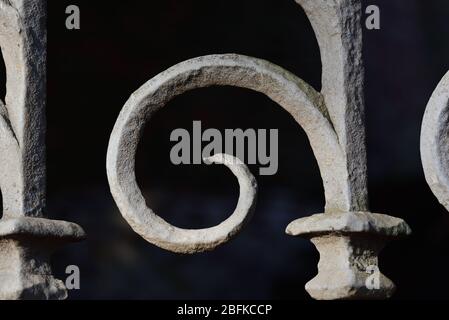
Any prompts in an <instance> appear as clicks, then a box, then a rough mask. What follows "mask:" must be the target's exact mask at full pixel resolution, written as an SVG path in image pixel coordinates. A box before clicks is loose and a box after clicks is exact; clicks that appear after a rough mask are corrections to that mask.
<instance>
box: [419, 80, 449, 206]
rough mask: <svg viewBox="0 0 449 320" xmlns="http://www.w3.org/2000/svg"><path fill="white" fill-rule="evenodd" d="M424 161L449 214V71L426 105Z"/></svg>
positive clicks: (432, 184)
mask: <svg viewBox="0 0 449 320" xmlns="http://www.w3.org/2000/svg"><path fill="white" fill-rule="evenodd" d="M421 158H422V164H423V167H424V173H425V175H426V180H427V183H428V184H429V186H430V188H431V189H432V191H433V193H434V194H435V196H436V197H437V198H438V200H439V201H440V203H441V204H442V205H443V206H444V207H445V208H446V209H447V210H448V211H449V72H448V73H447V74H446V75H445V76H444V78H443V80H441V82H440V84H439V85H438V87H437V89H436V90H435V92H434V93H433V95H432V97H431V98H430V101H429V104H428V105H427V109H426V112H425V115H424V120H423V124H422V130H421Z"/></svg>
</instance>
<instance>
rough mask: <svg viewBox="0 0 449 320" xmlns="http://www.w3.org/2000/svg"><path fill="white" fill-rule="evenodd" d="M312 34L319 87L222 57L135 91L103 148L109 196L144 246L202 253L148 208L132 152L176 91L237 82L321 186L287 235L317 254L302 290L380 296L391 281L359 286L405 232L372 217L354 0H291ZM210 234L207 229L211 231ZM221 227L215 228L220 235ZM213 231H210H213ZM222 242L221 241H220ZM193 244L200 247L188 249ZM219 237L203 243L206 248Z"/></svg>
mask: <svg viewBox="0 0 449 320" xmlns="http://www.w3.org/2000/svg"><path fill="white" fill-rule="evenodd" d="M296 2H297V3H299V4H300V5H301V6H302V7H303V8H304V10H305V12H306V14H307V15H308V17H309V19H310V21H311V23H312V26H313V28H314V30H315V33H316V36H317V38H318V43H319V46H320V50H321V57H322V64H323V87H322V92H321V93H319V92H316V91H315V90H314V89H313V88H311V87H310V86H309V85H308V84H306V83H305V82H304V81H302V80H301V79H299V78H297V77H296V76H294V75H292V74H291V73H289V72H287V71H285V70H283V69H282V68H280V67H278V66H275V65H273V64H271V63H269V62H267V61H263V60H259V59H256V58H251V57H246V56H241V55H236V54H227V55H212V56H206V57H200V58H196V59H192V60H189V61H185V62H182V63H180V64H178V65H176V66H174V67H172V68H170V69H169V70H167V71H165V72H163V73H161V74H159V75H158V76H156V77H155V78H153V79H152V80H150V81H149V82H147V83H146V84H145V85H144V86H143V87H141V88H140V89H139V90H138V91H137V92H136V93H134V94H133V95H132V96H131V98H130V99H129V101H128V102H127V104H126V105H125V107H124V108H123V110H122V112H121V114H120V116H119V119H118V121H117V123H116V125H115V128H114V131H113V133H112V136H111V140H110V146H109V150H108V160H107V167H108V176H109V181H110V185H111V191H112V194H113V196H114V198H115V200H116V202H117V204H118V206H119V208H120V210H121V212H122V214H123V215H124V217H125V218H126V219H127V220H128V221H129V222H130V224H131V226H132V227H133V228H134V230H136V231H137V232H138V233H139V234H141V235H142V236H143V237H144V238H146V239H147V240H148V241H150V242H151V243H154V244H156V245H159V246H161V247H163V248H166V249H169V250H173V251H177V252H189V253H192V252H195V251H201V250H203V249H205V245H204V241H202V237H205V235H203V234H201V237H200V236H199V235H200V234H199V233H197V234H194V233H193V232H192V231H189V233H190V234H192V235H193V236H192V238H187V237H184V238H185V239H187V240H188V241H179V240H180V239H182V236H183V234H184V233H185V232H186V231H185V230H180V229H177V228H175V227H173V226H170V225H168V224H167V223H166V222H165V221H163V220H162V219H160V218H159V217H157V216H156V215H155V214H154V213H153V212H152V211H151V210H150V209H149V208H147V207H146V205H145V201H144V199H143V197H142V195H141V192H140V190H139V189H138V187H137V184H136V182H135V173H134V157H135V153H136V148H137V144H138V142H139V138H140V136H141V134H142V129H143V125H144V124H145V123H146V122H147V121H149V120H150V119H151V117H152V115H153V114H154V112H156V111H157V110H159V109H160V108H162V107H163V106H164V105H166V104H167V102H168V101H170V100H171V99H172V98H173V97H175V96H177V95H180V94H182V93H184V92H186V91H188V90H192V89H195V88H200V87H206V86H212V85H215V86H217V85H218V86H224V85H229V86H238V87H243V88H248V89H251V90H255V91H258V92H261V93H264V94H265V95H267V96H268V97H269V98H270V99H272V100H273V101H275V102H277V103H278V104H279V105H280V106H282V107H283V108H284V109H285V110H287V111H288V112H289V113H290V114H291V115H292V116H293V118H294V119H295V120H296V121H297V122H298V124H299V125H301V127H302V128H303V129H304V130H305V132H306V134H307V136H308V138H309V141H310V144H311V146H312V149H313V152H314V154H315V157H316V159H317V161H318V165H319V168H320V173H321V176H322V178H323V184H324V189H325V199H326V206H325V214H320V215H315V216H313V217H311V218H306V219H299V220H297V221H294V222H293V223H292V224H291V225H290V226H289V227H288V229H287V233H289V234H291V235H294V236H304V237H307V238H311V239H312V241H313V243H315V244H316V246H317V248H318V250H319V251H320V254H321V260H320V263H319V274H318V276H317V277H316V278H315V279H314V280H312V281H311V282H309V283H308V284H307V286H306V288H307V290H308V292H309V293H310V294H311V295H312V297H314V298H316V299H356V298H366V299H369V298H387V297H389V296H391V294H392V293H393V291H394V285H393V283H392V282H391V281H390V280H388V279H387V278H386V277H385V276H383V275H382V274H379V277H380V278H381V281H380V286H379V288H377V289H375V290H371V289H368V288H367V287H366V286H363V284H364V283H365V281H366V280H367V278H368V277H369V275H370V274H369V273H368V272H367V271H366V270H367V269H368V268H371V267H378V262H377V254H378V252H379V251H380V250H381V248H382V246H383V244H384V243H385V242H386V241H387V240H389V239H391V238H394V237H399V236H402V235H407V234H409V233H410V228H409V227H408V226H407V224H406V223H405V222H404V221H402V220H400V219H397V218H393V217H389V216H385V215H375V214H370V213H369V212H368V211H369V210H368V192H367V174H366V171H367V170H366V151H365V128H364V121H363V118H364V99H363V75H364V72H363V61H362V30H361V12H362V11H361V2H360V0H296ZM211 231H212V230H209V231H208V232H211ZM224 231H225V230H223V229H221V228H220V227H219V226H218V228H217V229H214V230H213V232H218V234H222V233H224ZM209 236H210V237H214V236H215V235H214V234H210V235H209ZM222 238H223V237H222ZM192 243H194V244H196V243H198V244H200V245H198V246H195V245H194V246H192ZM218 244H219V243H218V242H212V241H211V242H209V244H208V245H207V246H206V248H207V249H212V248H214V247H215V246H216V245H218Z"/></svg>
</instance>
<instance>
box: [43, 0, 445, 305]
mask: <svg viewBox="0 0 449 320" xmlns="http://www.w3.org/2000/svg"><path fill="white" fill-rule="evenodd" d="M363 2H364V7H365V6H367V5H370V4H376V5H379V7H380V9H381V30H380V31H367V30H365V38H364V40H365V45H364V56H365V66H366V107H367V111H366V119H367V120H366V129H367V146H368V161H369V162H368V167H369V192H370V203H371V209H372V211H373V212H379V213H385V214H390V215H394V216H397V217H401V218H403V219H405V220H406V221H407V222H408V223H409V224H410V226H411V227H412V229H413V231H414V234H413V236H412V237H410V238H408V239H405V240H400V241H396V242H394V243H391V244H390V245H389V246H388V247H387V248H386V249H385V250H384V251H383V252H382V254H381V261H380V264H381V269H382V270H383V272H384V273H385V274H386V275H387V276H389V277H390V278H391V279H393V280H394V282H395V283H396V284H397V286H398V291H397V293H396V295H395V297H394V298H395V299H435V298H436V299H447V298H448V297H449V295H448V291H447V286H448V285H449V273H448V272H447V271H446V269H447V264H448V258H449V250H448V245H449V214H448V213H447V212H446V211H445V210H444V208H443V207H441V206H440V205H439V204H438V201H437V200H436V199H435V198H434V197H433V195H432V193H431V192H430V190H429V188H428V186H427V184H426V182H425V180H424V175H423V172H422V168H421V161H420V154H419V136H420V126H421V120H422V116H423V113H424V109H425V106H426V104H427V101H428V99H429V97H430V95H431V93H432V91H433V90H434V88H435V87H436V85H437V83H438V82H439V80H440V79H441V78H442V77H443V75H444V74H445V72H446V71H447V70H448V69H449V59H448V57H449V37H448V35H449V23H448V22H447V19H448V17H449V2H448V1H447V0H431V1H425V0H383V1H380V0H378V1H375V0H370V1H363ZM69 4H76V5H78V6H79V7H80V9H81V30H79V31H69V30H66V29H65V18H66V14H65V8H66V6H67V5H69ZM48 11H49V21H48V29H49V38H48V109H47V120H48V134H47V146H48V161H47V165H48V213H49V215H50V216H51V217H52V218H57V219H66V220H70V221H74V222H77V223H79V224H80V225H82V226H83V227H84V228H85V230H86V231H87V233H88V235H89V240H88V241H85V242H84V243H82V244H76V245H71V246H70V247H68V248H66V249H65V250H62V251H61V252H59V253H58V254H56V255H55V256H54V259H53V260H54V271H55V273H56V274H57V275H58V276H59V277H60V278H65V274H64V270H65V267H66V265H68V264H75V265H78V266H79V267H80V269H81V290H79V291H71V292H70V297H71V298H73V299H107V298H112V299H118V298H125V299H131V298H133V299H175V298H180V299H212V298H249V299H264V298H275V299H309V297H308V295H307V293H306V292H305V291H304V285H305V283H306V282H307V281H308V280H310V279H311V278H313V277H314V275H315V274H316V265H317V262H318V254H317V252H316V251H315V249H314V247H313V245H311V244H310V243H309V242H308V241H306V240H302V239H297V238H292V237H289V236H287V235H286V234H285V233H284V230H285V227H286V226H287V225H288V223H290V222H291V221H293V220H295V219H297V218H299V217H303V216H308V215H311V214H313V213H319V212H322V211H323V205H324V195H323V188H322V183H321V179H320V175H319V171H318V167H317V164H316V162H315V159H314V157H313V154H312V151H311V148H310V146H309V143H308V141H307V139H306V137H305V134H304V132H303V131H302V129H301V128H300V127H299V125H297V124H296V123H295V122H294V121H293V120H292V119H291V118H290V116H289V115H288V114H287V113H286V112H285V111H283V109H281V108H280V107H278V106H277V105H276V104H275V103H273V102H271V101H270V100H269V99H268V98H266V97H264V96H262V95H261V94H257V93H254V92H251V91H247V90H243V89H237V88H227V87H226V88H208V89H201V90H196V91H193V92H189V93H187V94H185V95H183V96H181V97H178V98H176V99H175V100H173V101H172V102H171V103H170V104H169V106H168V107H167V108H165V109H164V110H162V111H161V112H160V113H159V114H158V115H157V117H156V118H155V119H153V121H152V122H151V127H148V128H147V130H146V132H145V136H144V139H143V141H142V145H141V146H140V147H139V152H138V158H137V166H138V170H137V176H138V180H139V184H140V186H141V188H142V189H143V190H144V192H145V195H146V197H147V201H148V203H149V204H150V205H151V206H152V208H153V209H154V210H155V211H156V212H157V213H158V214H159V215H161V216H162V217H164V218H165V219H167V220H168V221H170V222H171V223H173V224H176V225H177V226H180V227H190V228H200V227H207V226H212V225H215V224H217V223H219V222H220V221H222V220H223V219H224V218H225V217H226V216H227V215H229V214H230V213H231V212H232V210H233V208H234V206H235V204H236V201H237V197H238V187H237V183H236V181H234V178H233V176H232V175H231V174H230V173H229V172H228V171H227V170H226V169H224V168H222V167H219V166H217V167H208V166H180V167H176V166H173V165H171V163H170V161H169V151H170V148H171V146H172V145H173V143H171V142H170V141H169V135H170V132H171V131H172V130H173V129H176V128H186V129H188V130H189V131H190V130H191V126H192V121H193V120H201V121H202V124H203V127H204V128H219V129H225V128H243V129H245V128H267V129H270V128H278V129H279V138H280V140H279V148H280V149H279V172H278V174H277V175H275V176H272V177H265V176H257V179H258V183H259V186H260V196H259V201H258V206H257V210H256V214H255V216H254V218H253V220H252V221H251V223H250V224H249V225H248V226H247V227H246V228H245V229H244V230H243V232H242V233H241V234H240V235H239V236H238V237H237V238H236V239H234V240H233V241H232V242H230V243H229V244H226V245H224V246H223V247H220V248H219V249H218V250H216V251H214V252H211V253H205V254H199V255H194V256H182V255H176V254H173V253H170V252H166V251H163V250H161V249H159V248H157V247H154V246H152V245H150V244H148V243H147V242H145V241H144V240H143V239H141V238H140V237H139V236H138V235H137V234H135V233H134V232H132V230H131V228H130V227H129V226H128V225H127V223H126V222H125V221H124V219H123V218H122V217H121V215H120V213H119V212H118V210H117V208H116V206H115V204H114V201H113V199H112V197H111V195H110V192H109V189H108V183H107V179H106V169H105V168H106V167H105V162H106V161H105V158H106V150H107V146H108V140H109V135H110V133H111V131H112V128H113V125H114V123H115V121H116V118H117V116H118V114H119V112H120V110H121V108H122V106H123V105H124V103H125V102H126V100H127V99H128V97H129V96H130V94H131V93H132V92H134V91H135V90H137V89H138V88H139V87H140V86H141V85H142V84H143V83H145V82H146V81H147V80H149V79H151V78H152V77H153V76H155V75H157V74H158V73H159V72H161V71H163V70H165V69H167V68H168V67H170V66H172V65H174V64H176V63H178V62H181V61H183V60H186V59H189V58H193V57H196V56H200V55H206V54H213V53H231V52H232V53H239V54H246V55H250V56H255V57H258V58H264V59H267V60H269V61H271V62H273V63H276V64H278V65H280V66H282V67H284V68H285V69H287V70H290V71H291V72H293V73H295V74H296V75H298V76H299V77H301V78H302V79H304V80H305V81H307V82H308V83H310V84H311V85H312V86H314V87H315V88H316V89H318V90H319V88H320V76H321V63H320V55H319V49H318V45H317V43H316V40H315V37H314V34H313V31H312V28H311V26H310V24H309V22H308V20H307V18H306V16H305V14H304V12H303V11H302V9H301V8H300V6H299V5H297V4H296V3H295V2H294V1H293V0H263V1H262V0H226V1H222V0H215V1H210V0H183V1H180V0H178V1H175V0H151V1H120V2H118V1H117V2H113V1H99V0H96V1H92V0H90V1H78V0H70V1H66V0H58V1H56V0H49V4H48ZM251 169H252V171H253V173H255V174H256V173H257V171H256V170H257V167H256V166H252V167H251Z"/></svg>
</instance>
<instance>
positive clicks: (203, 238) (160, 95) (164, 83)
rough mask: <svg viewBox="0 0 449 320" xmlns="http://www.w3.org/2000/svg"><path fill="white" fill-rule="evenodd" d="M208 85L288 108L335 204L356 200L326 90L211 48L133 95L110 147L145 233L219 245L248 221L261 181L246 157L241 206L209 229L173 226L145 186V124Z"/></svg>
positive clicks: (136, 224) (110, 159)
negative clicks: (141, 154)
mask: <svg viewBox="0 0 449 320" xmlns="http://www.w3.org/2000/svg"><path fill="white" fill-rule="evenodd" d="M208 86H237V87H242V88H247V89H252V90H255V91H258V92H261V93H264V94H265V95H267V96H268V97H269V98H271V99H272V100H273V101H275V102H277V103H278V104H279V105H280V106H282V107H283V108H284V109H285V110H287V111H288V112H289V113H290V114H291V115H292V116H293V117H294V119H295V120H296V121H297V122H298V123H299V124H300V125H301V126H302V128H303V129H304V130H305V132H306V134H307V135H308V137H309V140H310V143H311V146H312V149H313V151H314V153H315V156H316V158H317V161H318V164H319V167H320V171H321V175H322V177H323V182H324V188H325V193H326V200H327V201H328V203H327V205H328V206H330V207H344V206H345V205H346V204H347V203H348V198H347V196H348V193H347V190H348V189H349V187H348V183H349V182H348V179H347V171H346V159H345V157H344V154H343V152H342V150H341V148H340V145H339V143H338V138H337V135H336V133H335V131H334V129H333V127H332V125H331V123H330V121H329V119H328V117H327V115H326V109H325V107H324V105H323V99H322V96H321V94H319V93H318V92H316V91H315V90H314V89H313V88H311V87H310V86H308V85H307V84H306V83H305V82H303V81H302V80H300V79H299V78H297V77H296V76H294V75H293V74H291V73H289V72H287V71H285V70H283V69H282V68H280V67H278V66H276V65H273V64H271V63H270V62H267V61H264V60H260V59H256V58H251V57H246V56H241V55H236V54H226V55H211V56H205V57H199V58H195V59H191V60H188V61H185V62H182V63H180V64H178V65H176V66H174V67H172V68H170V69H168V70H167V71H165V72H162V73H161V74H159V75H157V76H156V77H154V78H153V79H151V80H150V81H148V82H147V83H146V84H144V85H143V86H142V87H141V88H140V89H138V90H137V91H136V92H135V93H134V94H132V96H131V97H130V99H129V100H128V102H127V103H126V104H125V106H124V108H123V110H122V111H121V113H120V116H119V117H118V120H117V122H116V124H115V127H114V130H113V132H112V135H111V139H110V142H109V148H108V154H107V173H108V179H109V183H110V188H111V192H112V195H113V197H114V199H115V201H116V203H117V205H118V207H119V209H120V211H121V213H122V215H123V217H124V218H125V219H126V220H127V221H128V223H129V224H130V225H131V227H132V228H133V229H134V230H135V231H136V232H137V233H138V234H140V235H141V236H142V237H143V238H144V239H146V240H147V241H149V242H150V243H153V244H155V245H157V246H159V247H162V248H164V249H167V250H171V251H174V252H182V253H193V252H199V251H205V250H212V249H213V248H215V247H216V246H218V245H219V244H221V243H223V242H225V241H227V240H229V238H230V237H231V236H232V235H234V234H235V232H236V231H237V230H239V229H240V228H241V226H242V224H243V223H244V222H245V221H246V218H245V217H247V216H249V214H250V212H251V209H252V208H253V206H254V203H253V202H254V201H255V180H254V178H253V177H252V176H251V175H250V173H249V171H248V169H247V168H246V166H245V165H244V164H242V163H240V164H238V165H236V166H233V165H228V167H229V168H230V169H231V170H232V171H233V173H234V174H235V175H236V176H237V177H238V179H239V184H240V199H239V205H238V207H237V209H236V211H235V212H234V214H233V215H232V216H231V217H230V218H229V219H228V220H226V221H225V222H223V223H222V224H220V225H218V226H215V227H213V228H209V229H200V230H186V229H180V228H177V227H175V226H172V225H170V224H169V223H167V222H166V221H164V220H163V219H162V218H160V217H159V216H157V215H156V214H155V213H154V212H153V211H152V210H151V209H150V208H148V207H147V205H146V203H145V199H144V197H143V195H142V192H141V191H140V189H139V187H138V185H137V182H136V177H135V154H136V150H137V146H138V144H139V140H140V138H141V135H142V131H143V129H144V126H145V124H146V123H147V122H149V121H150V119H151V117H152V116H153V114H154V113H155V112H157V111H158V110H159V109H161V108H162V107H164V106H165V105H166V104H167V103H168V102H169V101H170V100H171V99H173V98H174V97H175V96H178V95H180V94H182V93H184V92H186V91H188V90H193V89H196V88H201V87H208ZM228 157H229V156H228ZM229 159H231V158H229ZM214 160H215V162H219V163H222V162H220V161H218V159H215V158H214ZM224 164H225V165H226V163H224Z"/></svg>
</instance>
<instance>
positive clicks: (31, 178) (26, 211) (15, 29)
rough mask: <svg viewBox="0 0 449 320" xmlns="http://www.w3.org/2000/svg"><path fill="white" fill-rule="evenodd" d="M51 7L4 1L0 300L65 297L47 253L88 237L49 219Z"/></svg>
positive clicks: (33, 0)
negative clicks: (48, 55) (48, 24)
mask: <svg viewBox="0 0 449 320" xmlns="http://www.w3.org/2000/svg"><path fill="white" fill-rule="evenodd" d="M46 40H47V39H46V6H45V1H42V0H0V48H1V51H2V55H3V58H4V61H5V65H6V72H7V94H6V99H5V100H6V101H5V102H3V101H0V190H1V193H2V198H3V217H2V219H1V220H0V299H41V298H42V299H53V298H54V299H60V298H65V297H66V296H67V292H66V290H65V287H64V285H63V283H62V282H61V281H59V280H57V279H55V278H54V277H53V276H52V274H51V269H50V265H49V256H50V254H51V252H52V251H53V250H54V249H56V248H57V247H58V246H59V245H61V244H63V243H64V242H68V241H75V240H79V239H81V238H83V237H84V236H85V235H84V232H83V230H82V229H81V228H80V227H79V226H77V225H75V224H72V223H69V222H63V221H53V220H47V219H44V218H43V217H44V213H45V173H46V172H45V100H46Z"/></svg>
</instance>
